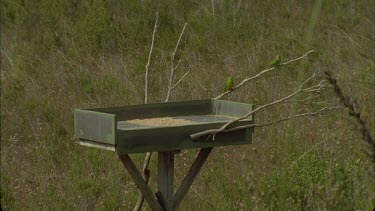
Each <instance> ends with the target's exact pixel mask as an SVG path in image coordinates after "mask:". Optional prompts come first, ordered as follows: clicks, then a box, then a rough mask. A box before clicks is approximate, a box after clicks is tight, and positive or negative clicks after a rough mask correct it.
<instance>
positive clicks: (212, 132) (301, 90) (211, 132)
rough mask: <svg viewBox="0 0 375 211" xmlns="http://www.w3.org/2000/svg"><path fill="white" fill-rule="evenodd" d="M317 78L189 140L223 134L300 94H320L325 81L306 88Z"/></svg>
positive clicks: (194, 135) (192, 136)
mask: <svg viewBox="0 0 375 211" xmlns="http://www.w3.org/2000/svg"><path fill="white" fill-rule="evenodd" d="M315 76H316V72H315V73H314V74H313V75H312V76H311V77H309V78H308V79H306V80H305V81H304V82H303V83H302V84H301V85H300V87H299V88H298V89H297V90H296V91H294V92H293V93H291V94H289V95H287V96H285V97H283V98H280V99H278V100H275V101H273V102H270V103H267V104H264V105H262V106H259V107H258V108H256V109H254V110H252V111H251V112H249V113H247V114H246V115H244V116H242V117H240V118H237V119H234V120H232V121H230V122H227V123H226V124H224V125H223V126H222V127H220V128H217V129H210V130H206V131H203V132H199V133H195V134H192V135H190V136H189V138H190V139H191V140H196V139H198V138H200V137H202V136H206V135H215V134H217V133H221V132H223V131H225V130H226V129H227V128H228V127H229V126H230V125H232V124H234V123H236V122H238V121H241V120H243V119H246V118H248V117H249V116H251V115H253V114H254V113H256V112H259V111H260V110H263V109H265V108H268V107H270V106H273V105H276V104H280V103H285V102H286V101H288V100H290V99H291V98H293V97H294V96H296V95H298V94H300V93H304V92H319V91H320V90H322V89H324V88H325V85H324V80H323V81H320V82H319V83H318V84H317V85H314V86H310V87H307V88H304V86H305V85H306V84H307V83H308V82H309V81H310V80H311V79H313V78H314V77H315Z"/></svg>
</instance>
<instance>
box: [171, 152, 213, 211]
mask: <svg viewBox="0 0 375 211" xmlns="http://www.w3.org/2000/svg"><path fill="white" fill-rule="evenodd" d="M211 151H212V147H209V148H202V149H201V150H200V151H199V153H198V155H197V157H196V158H195V160H194V163H193V164H192V165H191V167H190V169H189V171H188V173H187V174H186V176H185V178H184V180H183V181H182V182H181V184H180V187H179V188H178V189H177V191H176V193H175V194H174V197H173V205H174V206H173V209H174V210H177V208H178V206H179V205H180V203H181V201H182V199H183V198H184V196H185V195H186V193H187V192H188V190H189V188H190V186H191V184H193V181H194V179H195V177H196V176H197V175H198V173H199V171H200V169H201V168H202V166H203V164H204V163H205V162H206V160H207V158H208V156H209V155H210V153H211Z"/></svg>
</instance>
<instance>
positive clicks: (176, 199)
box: [74, 99, 254, 210]
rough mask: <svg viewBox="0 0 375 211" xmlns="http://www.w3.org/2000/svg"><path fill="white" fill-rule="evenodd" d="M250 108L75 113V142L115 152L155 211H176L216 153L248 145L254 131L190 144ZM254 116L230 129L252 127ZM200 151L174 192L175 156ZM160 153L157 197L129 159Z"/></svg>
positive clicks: (220, 104) (213, 103) (203, 105)
mask: <svg viewBox="0 0 375 211" xmlns="http://www.w3.org/2000/svg"><path fill="white" fill-rule="evenodd" d="M252 109H253V106H252V105H250V104H244V103H238V102H230V101H224V100H216V99H208V100H194V101H183V102H167V103H154V104H143V105H130V106H122V107H107V108H93V109H75V111H74V123H75V136H76V138H78V139H79V143H80V144H81V145H85V146H89V147H95V148H100V149H106V150H111V151H115V152H116V154H117V156H118V157H119V158H120V160H121V161H122V163H123V164H124V166H125V167H126V169H127V170H128V172H129V174H130V175H131V177H132V179H133V180H134V182H135V184H136V185H137V187H138V188H139V189H140V191H141V192H142V194H143V196H144V197H145V200H146V201H147V203H148V204H149V205H150V207H151V208H152V209H153V210H176V209H177V208H178V206H179V204H180V203H181V201H182V199H183V197H184V196H185V194H186V193H187V191H188V190H189V188H190V186H191V184H192V183H193V180H194V179H195V177H196V176H197V174H198V172H199V170H200V169H201V167H202V166H203V164H204V162H205V161H206V159H207V157H208V155H209V154H210V152H211V151H212V149H213V147H219V146H227V145H238V144H250V143H251V141H252V133H253V131H254V129H253V128H245V129H241V130H235V131H232V132H225V133H218V134H216V135H215V138H214V140H213V136H203V137H201V138H199V139H197V140H191V139H190V138H189V135H191V134H194V133H198V132H202V131H205V130H209V129H216V128H219V127H221V126H222V125H224V124H225V123H227V122H229V121H231V120H233V119H236V118H238V117H242V116H244V115H245V114H247V113H249V112H250V111H252ZM253 123H254V120H253V116H250V117H249V118H247V119H244V120H241V121H239V122H236V123H235V124H233V125H231V126H230V127H229V128H231V127H236V126H241V125H249V124H253ZM191 148H200V152H199V153H198V155H197V157H196V159H195V161H194V162H193V164H192V166H191V168H190V170H189V171H188V173H187V174H186V176H185V178H184V179H183V181H182V183H181V184H180V186H179V188H178V189H177V190H176V191H175V192H174V190H173V176H174V155H175V154H176V153H178V152H179V151H180V150H182V149H191ZM143 152H158V191H157V193H156V194H155V196H156V197H155V196H154V194H153V193H152V191H151V189H150V188H149V187H148V186H147V184H146V182H145V181H144V179H143V178H142V176H141V174H140V172H139V171H138V170H137V168H136V166H135V165H134V163H133V161H132V160H131V158H130V156H129V154H132V153H143Z"/></svg>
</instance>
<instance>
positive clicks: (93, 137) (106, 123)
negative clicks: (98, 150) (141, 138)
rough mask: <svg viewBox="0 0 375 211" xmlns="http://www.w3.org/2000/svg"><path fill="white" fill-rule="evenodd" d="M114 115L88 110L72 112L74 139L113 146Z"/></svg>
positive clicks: (115, 124) (115, 128)
mask: <svg viewBox="0 0 375 211" xmlns="http://www.w3.org/2000/svg"><path fill="white" fill-rule="evenodd" d="M116 130H117V121H116V115H114V114H107V113H100V112H95V111H90V110H83V109H75V110H74V134H75V137H76V138H79V139H85V140H90V141H96V142H100V143H105V144H112V145H114V144H115V139H116V137H115V135H116Z"/></svg>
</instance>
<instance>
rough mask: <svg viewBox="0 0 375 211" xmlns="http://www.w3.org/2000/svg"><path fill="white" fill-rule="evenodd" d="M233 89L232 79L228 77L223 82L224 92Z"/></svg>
mask: <svg viewBox="0 0 375 211" xmlns="http://www.w3.org/2000/svg"><path fill="white" fill-rule="evenodd" d="M233 89H234V81H233V77H231V76H229V77H228V79H227V81H226V82H225V91H232V90H233Z"/></svg>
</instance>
